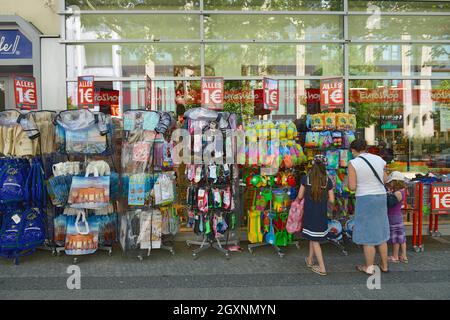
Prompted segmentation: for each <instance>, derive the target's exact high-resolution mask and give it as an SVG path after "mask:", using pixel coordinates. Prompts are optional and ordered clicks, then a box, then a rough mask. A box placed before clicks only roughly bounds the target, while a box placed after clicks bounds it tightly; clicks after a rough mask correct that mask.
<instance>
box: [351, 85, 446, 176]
mask: <svg viewBox="0 0 450 320" xmlns="http://www.w3.org/2000/svg"><path fill="white" fill-rule="evenodd" d="M449 105H450V81H449V80H351V81H350V106H351V112H352V113H355V114H356V117H357V123H358V127H359V128H360V132H361V134H363V136H364V137H365V139H366V140H367V141H368V143H369V144H370V145H379V144H380V143H381V144H382V143H383V142H384V143H386V144H387V145H386V146H385V148H388V149H392V151H393V158H392V159H389V160H392V161H388V162H390V164H389V167H390V169H392V170H399V171H411V172H421V173H427V172H441V173H448V172H449V171H450V107H449Z"/></svg>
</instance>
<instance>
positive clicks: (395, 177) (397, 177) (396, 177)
mask: <svg viewBox="0 0 450 320" xmlns="http://www.w3.org/2000/svg"><path fill="white" fill-rule="evenodd" d="M407 180H408V179H407V178H406V177H405V175H404V174H403V173H401V172H399V171H394V172H392V173H391V174H390V175H389V177H388V180H387V183H389V182H392V181H403V182H406V181H407Z"/></svg>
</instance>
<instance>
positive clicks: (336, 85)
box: [320, 78, 344, 111]
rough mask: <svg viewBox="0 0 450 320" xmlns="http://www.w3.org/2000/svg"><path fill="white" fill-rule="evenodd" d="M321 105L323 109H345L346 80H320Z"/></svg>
mask: <svg viewBox="0 0 450 320" xmlns="http://www.w3.org/2000/svg"><path fill="white" fill-rule="evenodd" d="M320 107H321V109H322V110H323V111H325V110H335V109H340V110H343V109H344V80H343V79H342V78H332V79H323V80H320Z"/></svg>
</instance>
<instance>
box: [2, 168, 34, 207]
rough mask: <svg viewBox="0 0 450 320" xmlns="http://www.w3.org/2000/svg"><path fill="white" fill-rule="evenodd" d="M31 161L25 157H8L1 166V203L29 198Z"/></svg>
mask: <svg viewBox="0 0 450 320" xmlns="http://www.w3.org/2000/svg"><path fill="white" fill-rule="evenodd" d="M29 171H30V163H29V162H28V160H25V159H6V160H4V161H3V164H2V165H1V168H0V203H14V202H24V201H27V200H28V199H29V192H30V190H29V184H28V175H29Z"/></svg>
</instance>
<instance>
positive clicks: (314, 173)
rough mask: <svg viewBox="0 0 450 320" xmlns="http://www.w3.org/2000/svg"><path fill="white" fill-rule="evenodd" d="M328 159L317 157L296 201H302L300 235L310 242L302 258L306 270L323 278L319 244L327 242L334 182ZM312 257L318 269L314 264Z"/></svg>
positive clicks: (302, 183)
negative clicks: (301, 228) (329, 170)
mask: <svg viewBox="0 0 450 320" xmlns="http://www.w3.org/2000/svg"><path fill="white" fill-rule="evenodd" d="M326 165H327V159H326V158H325V157H324V156H321V155H319V156H316V157H315V158H314V160H313V167H312V168H311V170H310V171H309V173H308V175H306V176H304V177H303V179H302V181H301V187H300V191H299V193H298V199H299V200H302V199H304V200H305V207H304V214H303V230H302V236H303V237H304V238H305V239H307V240H309V256H308V257H306V258H305V263H306V266H307V267H308V268H311V270H312V271H313V272H315V273H317V274H319V275H322V276H326V275H327V271H326V269H325V263H324V261H323V256H322V249H321V248H320V242H323V241H325V240H326V235H327V234H328V217H327V209H328V201H329V202H331V203H333V202H334V192H333V183H332V182H331V180H330V179H329V178H328V175H327V169H326ZM314 257H315V258H316V259H317V262H318V264H319V265H318V266H316V265H314Z"/></svg>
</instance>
